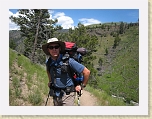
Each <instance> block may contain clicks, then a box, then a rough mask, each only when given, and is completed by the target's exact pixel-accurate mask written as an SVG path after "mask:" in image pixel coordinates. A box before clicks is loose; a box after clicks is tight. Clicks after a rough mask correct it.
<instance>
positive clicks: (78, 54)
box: [46, 42, 87, 86]
mask: <svg viewBox="0 0 152 119" xmlns="http://www.w3.org/2000/svg"><path fill="white" fill-rule="evenodd" d="M86 53H87V50H86V48H78V47H77V45H76V43H74V42H65V52H64V53H63V56H62V61H63V64H64V65H63V66H61V70H62V71H63V72H67V73H68V74H69V76H70V77H72V79H73V82H74V85H75V86H76V85H78V84H81V83H82V81H83V75H82V74H78V73H77V72H74V71H73V70H72V69H71V68H70V66H69V63H68V62H69V58H73V59H74V60H76V61H77V62H79V63H82V62H83V59H82V56H84V55H86ZM50 64H51V58H49V59H48V62H47V64H46V66H47V69H48V70H49V71H50Z"/></svg>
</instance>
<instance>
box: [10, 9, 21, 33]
mask: <svg viewBox="0 0 152 119" xmlns="http://www.w3.org/2000/svg"><path fill="white" fill-rule="evenodd" d="M12 15H13V16H15V17H17V16H18V12H17V13H16V14H13V13H12V12H10V11H9V17H10V16H12ZM18 29H19V26H17V25H16V24H15V23H14V22H12V21H11V20H10V19H9V30H18Z"/></svg>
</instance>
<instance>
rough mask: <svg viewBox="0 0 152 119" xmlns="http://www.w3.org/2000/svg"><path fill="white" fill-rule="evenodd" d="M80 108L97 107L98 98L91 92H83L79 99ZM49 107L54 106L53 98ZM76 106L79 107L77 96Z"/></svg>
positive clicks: (50, 99) (48, 104) (49, 102)
mask: <svg viewBox="0 0 152 119" xmlns="http://www.w3.org/2000/svg"><path fill="white" fill-rule="evenodd" d="M79 100H80V106H97V105H98V104H97V98H96V97H95V96H93V95H92V94H91V93H90V92H88V91H85V90H83V91H82V95H81V97H80V98H79ZM47 106H53V103H52V97H49V100H48V103H47ZM76 106H77V96H76Z"/></svg>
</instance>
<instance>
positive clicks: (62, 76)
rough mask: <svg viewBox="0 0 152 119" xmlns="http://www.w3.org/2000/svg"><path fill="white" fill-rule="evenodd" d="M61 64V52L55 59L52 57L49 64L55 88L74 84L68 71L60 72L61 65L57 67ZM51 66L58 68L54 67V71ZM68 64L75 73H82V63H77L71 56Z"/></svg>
mask: <svg viewBox="0 0 152 119" xmlns="http://www.w3.org/2000/svg"><path fill="white" fill-rule="evenodd" d="M46 62H47V61H46ZM62 65H63V61H62V55H61V54H60V56H59V58H58V59H57V60H53V59H52V61H51V64H50V66H51V68H50V74H51V80H52V81H53V82H54V84H55V87H57V88H65V87H67V86H72V85H74V83H73V79H72V77H70V76H69V74H68V73H64V72H62V70H61V67H58V66H62ZM53 66H57V67H58V68H55V71H54V68H53ZM69 66H70V68H71V69H73V70H74V71H75V72H77V73H82V71H83V70H84V68H85V67H84V65H82V64H80V63H78V62H77V61H75V60H74V59H73V58H69Z"/></svg>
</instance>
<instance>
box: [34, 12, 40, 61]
mask: <svg viewBox="0 0 152 119" xmlns="http://www.w3.org/2000/svg"><path fill="white" fill-rule="evenodd" d="M41 13H42V11H40V15H39V19H38V24H37V29H36V34H35V40H34V46H33V52H32V62H33V63H34V62H35V50H36V45H37V38H38V32H39V27H40V16H41Z"/></svg>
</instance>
